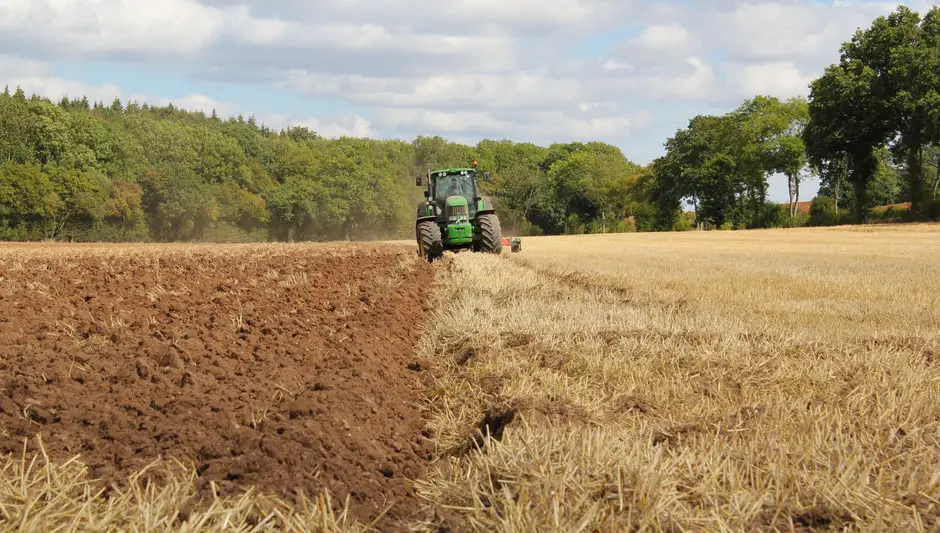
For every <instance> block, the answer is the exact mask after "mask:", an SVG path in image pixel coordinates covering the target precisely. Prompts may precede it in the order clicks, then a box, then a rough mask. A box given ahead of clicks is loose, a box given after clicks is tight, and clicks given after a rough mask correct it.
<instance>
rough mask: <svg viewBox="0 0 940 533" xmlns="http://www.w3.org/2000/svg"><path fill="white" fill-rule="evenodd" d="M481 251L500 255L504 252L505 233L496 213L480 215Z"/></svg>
mask: <svg viewBox="0 0 940 533" xmlns="http://www.w3.org/2000/svg"><path fill="white" fill-rule="evenodd" d="M480 235H481V238H480V250H481V251H483V252H488V253H493V254H500V253H502V251H503V231H502V228H501V227H500V225H499V218H498V217H497V216H496V214H494V213H487V214H485V215H480Z"/></svg>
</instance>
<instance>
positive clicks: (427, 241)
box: [415, 161, 503, 261]
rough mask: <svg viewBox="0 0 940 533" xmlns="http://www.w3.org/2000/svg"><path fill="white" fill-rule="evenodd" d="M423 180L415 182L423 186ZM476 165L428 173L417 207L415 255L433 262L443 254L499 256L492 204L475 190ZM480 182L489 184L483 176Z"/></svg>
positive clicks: (487, 176) (499, 238)
mask: <svg viewBox="0 0 940 533" xmlns="http://www.w3.org/2000/svg"><path fill="white" fill-rule="evenodd" d="M424 177H425V176H418V178H417V180H416V181H415V183H416V185H418V186H419V187H421V186H424V185H425V183H424ZM476 178H477V162H476V161H474V162H473V163H472V165H471V167H469V168H448V169H443V170H435V171H431V170H428V173H427V184H426V185H427V187H426V189H425V191H424V201H422V202H421V203H419V204H418V216H417V220H416V221H415V238H416V239H417V241H418V255H420V256H422V257H425V258H427V260H428V261H434V260H435V259H437V258H439V257H441V256H442V255H443V254H444V250H454V251H460V250H472V251H474V252H488V253H494V254H499V253H502V251H503V238H502V230H501V228H500V226H499V218H498V217H497V216H496V210H495V209H494V208H493V201H492V200H491V199H490V198H488V197H486V196H483V195H482V194H481V193H480V189H479V188H478V187H477V179H476ZM483 179H484V180H486V181H489V180H490V173H489V172H484V173H483Z"/></svg>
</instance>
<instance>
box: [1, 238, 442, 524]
mask: <svg viewBox="0 0 940 533" xmlns="http://www.w3.org/2000/svg"><path fill="white" fill-rule="evenodd" d="M432 279H433V275H432V271H431V268H430V267H429V266H428V265H427V263H425V262H422V261H420V260H418V259H417V257H416V256H415V254H414V253H413V250H411V249H407V248H401V247H396V246H369V245H362V246H355V245H246V246H195V245H194V246H158V245H135V246H97V245H88V246H71V245H70V246H66V245H31V244H29V245H4V246H2V247H0V341H2V342H0V454H12V456H13V457H17V456H19V455H20V454H22V453H23V450H24V440H25V442H26V446H27V454H32V453H34V452H38V451H40V446H41V447H42V449H44V452H45V453H46V454H48V457H49V458H50V459H51V460H53V461H56V462H58V463H60V464H61V463H64V462H65V461H67V460H68V459H70V458H72V457H73V456H75V455H79V456H80V459H81V461H82V462H83V463H84V464H85V465H86V466H87V468H88V471H87V477H88V478H90V479H99V480H101V486H106V487H107V486H110V485H115V486H116V487H118V488H121V487H127V485H128V476H129V475H131V474H133V473H135V472H138V471H140V470H141V469H143V468H144V467H146V466H147V465H148V464H150V463H151V462H152V461H154V460H155V459H157V458H159V457H162V458H165V459H172V460H177V461H179V462H181V464H182V466H184V467H186V468H191V469H192V470H194V471H195V473H196V475H195V482H194V483H193V490H194V491H196V496H209V495H211V494H212V492H213V491H216V492H217V493H219V494H220V495H222V496H228V495H231V496H236V495H238V494H239V493H240V492H241V491H242V490H243V489H246V488H248V487H252V486H253V487H256V488H257V489H258V490H259V491H261V492H264V493H268V494H273V495H276V496H278V497H280V498H281V499H283V500H284V501H286V502H291V503H293V502H298V501H300V499H299V497H298V495H297V493H298V492H299V491H302V492H304V493H305V495H306V496H307V497H310V498H311V499H313V498H316V497H317V495H318V494H319V493H320V491H321V489H326V490H328V491H329V493H330V494H333V495H336V498H335V500H334V501H333V506H334V507H342V506H343V505H344V504H345V503H346V501H345V497H346V495H347V494H348V495H349V502H348V503H349V513H350V517H351V518H355V519H358V520H360V521H362V522H365V523H368V522H370V521H371V520H373V519H375V518H376V517H378V516H379V515H380V514H381V513H382V512H383V511H384V510H386V508H390V509H389V511H388V513H387V514H386V515H384V517H383V518H382V519H383V520H386V521H392V520H394V521H401V520H403V519H405V518H407V517H409V516H410V514H411V513H413V512H414V511H415V510H416V508H417V501H416V499H415V497H414V495H413V489H412V487H411V483H410V480H413V479H416V478H418V477H420V476H421V475H422V473H423V465H424V464H425V462H426V459H427V454H428V452H427V449H426V448H427V445H426V444H425V443H424V440H425V439H424V438H423V437H422V430H423V429H424V423H423V421H422V418H421V413H420V412H419V410H418V406H417V402H418V401H419V399H420V392H421V390H422V386H421V384H420V383H419V382H418V379H419V377H420V374H419V373H417V372H415V371H414V370H411V369H409V365H410V366H411V367H412V368H414V366H415V365H414V355H413V354H414V349H413V348H414V345H415V344H416V343H417V342H418V339H419V328H420V326H421V324H422V323H423V322H424V315H425V313H426V311H427V304H426V303H425V302H426V298H427V294H428V291H429V290H430V289H431V281H432ZM6 474H7V475H9V474H10V472H6ZM20 475H21V476H22V475H23V472H20ZM24 477H28V476H24ZM32 490H33V491H34V492H36V491H38V489H37V488H35V487H34V488H33V489H32ZM5 496H6V497H10V495H9V493H8V494H6V495H5ZM12 503H13V502H11V501H7V502H6V504H7V505H11V504H12ZM187 512H188V511H187V510H186V509H182V515H184V516H181V517H179V518H178V519H183V518H185V515H186V513H187ZM173 518H177V517H173ZM249 518H250V517H249ZM3 522H4V515H3V513H2V512H0V524H2V523H3ZM388 523H391V522H388Z"/></svg>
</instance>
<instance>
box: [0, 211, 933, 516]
mask: <svg viewBox="0 0 940 533" xmlns="http://www.w3.org/2000/svg"><path fill="white" fill-rule="evenodd" d="M522 242H523V247H522V252H521V253H519V254H510V253H509V252H508V250H506V251H505V252H504V254H503V255H502V256H501V257H495V256H489V255H482V254H472V253H460V254H447V255H446V256H445V257H444V258H443V259H442V260H440V261H437V262H435V263H433V264H428V263H426V262H425V261H423V260H421V259H420V258H418V257H417V255H416V254H415V253H414V250H415V245H414V243H413V242H411V241H407V240H402V241H372V242H359V243H356V242H350V243H343V242H338V243H322V244H302V243H295V244H284V243H280V244H257V245H214V244H193V245H187V244H162V245H161V244H133V245H109V244H80V245H75V244H71V245H66V244H52V245H49V244H47V243H16V244H11V245H2V246H0V302H2V303H3V304H4V306H5V309H6V310H7V311H6V312H5V316H3V317H2V318H3V319H2V320H0V336H2V338H3V339H4V346H5V348H4V353H3V354H2V357H0V368H2V370H3V371H4V373H5V374H6V375H7V376H8V378H7V379H5V380H4V382H2V383H0V392H2V394H0V444H2V445H3V450H4V453H5V454H6V456H5V458H4V459H3V464H2V466H0V472H2V474H0V501H2V502H4V503H3V505H0V530H22V529H30V528H32V529H43V530H50V529H54V528H60V530H63V531H78V530H87V529H96V530H114V531H117V530H127V529H134V528H137V529H147V530H167V529H174V530H179V529H183V530H197V529H198V530H200V531H216V530H218V531H221V530H223V529H226V528H227V527H243V528H244V529H245V530H256V531H257V530H268V529H272V528H274V529H279V530H290V531H301V530H310V529H317V528H319V529H320V530H324V531H365V530H371V529H372V528H377V529H378V530H381V531H389V530H410V531H448V530H449V531H507V532H508V531H513V532H515V531H592V530H604V531H614V530H615V531H625V530H626V531H641V530H649V531H885V530H893V531H896V530H908V531H924V532H928V531H936V530H937V528H938V527H940V501H938V500H940V498H938V494H940V466H938V465H940V368H938V355H940V308H938V306H937V304H938V301H940V296H938V295H937V294H936V290H935V287H936V286H940V224H904V225H870V226H842V227H827V228H794V229H767V230H744V231H728V232H724V231H711V232H695V231H692V232H674V233H630V234H601V235H598V234H595V235H578V236H553V237H523V239H522ZM86 298H88V299H86ZM311 311H315V312H311ZM213 316H215V317H217V318H214V319H213V318H211V317H213ZM265 331H267V333H265ZM338 332H343V333H342V335H339V334H338ZM168 350H169V351H168ZM174 355H175V357H174ZM27 363H28V364H27ZM128 368H129V369H128ZM11 372H12V374H11ZM78 376H84V377H82V380H81V381H76V377H78ZM353 384H356V385H353ZM79 391H83V395H84V396H85V398H83V399H81V400H75V401H71V400H70V401H66V398H78V397H79V396H76V394H77V393H78V392H79ZM128 394H131V395H132V396H134V397H135V398H136V400H135V401H136V403H135V402H130V401H128V400H125V399H119V398H123V397H125V396H126V395H128ZM122 395H123V396H122ZM165 397H169V398H173V400H172V401H170V402H161V401H159V399H160V398H165ZM128 398H129V397H128ZM187 398H193V399H187ZM195 398H198V399H199V401H197V400H195ZM210 398H220V399H221V400H222V401H216V400H210ZM154 402H156V404H157V406H156V407H154ZM203 402H205V403H203ZM161 403H163V405H159V404H161ZM210 407H211V408H210ZM135 409H136V411H135ZM95 411H98V412H97V413H95ZM83 420H84V421H86V422H87V423H83V422H82V421H83ZM102 422H108V423H110V424H111V426H109V427H108V428H105V429H102V427H101V423H102ZM233 423H234V425H232V424H233ZM117 427H120V428H121V430H120V431H119V430H118V429H116V428H117ZM233 439H235V440H233ZM239 442H241V443H243V444H241V445H240V444H238V443H239ZM161 443H162V444H161ZM233 443H234V444H233ZM369 443H373V444H369ZM24 446H26V448H24ZM89 446H90V448H89ZM240 446H241V447H240ZM316 450H323V451H322V453H321V452H317V451H316ZM233 453H235V455H232V454H233ZM76 457H78V459H76ZM131 458H133V460H130V459H131ZM239 458H241V459H239ZM154 461H157V462H155V463H154ZM258 461H262V462H261V463H258ZM253 462H254V463H256V466H252V464H254V463H253ZM202 465H206V466H205V467H204V466H202ZM145 468H149V470H147V472H149V473H150V474H147V475H143V476H140V477H134V475H135V472H139V471H140V469H145ZM261 472H265V474H263V475H262V474H261ZM151 474H153V475H151ZM94 479H101V480H104V481H105V482H106V483H105V484H101V483H99V482H97V481H93V480H94ZM109 483H110V485H109ZM147 483H151V484H150V485H147ZM301 486H302V487H304V488H305V491H304V494H302V495H300V494H297V493H296V492H295V491H293V490H292V489H294V488H298V487H301ZM383 487H384V488H383ZM245 489H251V490H250V492H248V493H247V494H245V493H243V490H245ZM205 497H207V499H206V498H205Z"/></svg>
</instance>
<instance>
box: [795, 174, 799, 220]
mask: <svg viewBox="0 0 940 533" xmlns="http://www.w3.org/2000/svg"><path fill="white" fill-rule="evenodd" d="M793 191H794V195H793V199H794V201H795V202H794V204H793V205H794V206H797V207H794V209H793V216H796V213H797V212H798V206H799V205H800V176H799V175H796V176H794V177H793Z"/></svg>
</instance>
